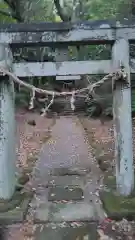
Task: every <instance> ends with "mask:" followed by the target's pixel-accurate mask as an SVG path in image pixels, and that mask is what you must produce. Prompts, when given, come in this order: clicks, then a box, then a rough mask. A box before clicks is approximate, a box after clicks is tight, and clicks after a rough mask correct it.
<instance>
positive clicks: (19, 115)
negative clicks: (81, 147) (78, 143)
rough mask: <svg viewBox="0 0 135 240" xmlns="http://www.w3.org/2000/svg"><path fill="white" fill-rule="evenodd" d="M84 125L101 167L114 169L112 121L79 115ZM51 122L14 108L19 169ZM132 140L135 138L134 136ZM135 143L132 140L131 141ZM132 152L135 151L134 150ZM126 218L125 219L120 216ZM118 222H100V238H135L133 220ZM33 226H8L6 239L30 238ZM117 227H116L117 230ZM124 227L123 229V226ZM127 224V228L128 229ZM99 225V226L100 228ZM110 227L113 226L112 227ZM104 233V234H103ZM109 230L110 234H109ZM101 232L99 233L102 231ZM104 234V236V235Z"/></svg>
mask: <svg viewBox="0 0 135 240" xmlns="http://www.w3.org/2000/svg"><path fill="white" fill-rule="evenodd" d="M31 120H35V122H36V125H34V126H33V125H30V124H28V122H29V121H31ZM80 120H81V122H82V124H83V127H84V128H85V130H86V131H87V134H88V138H89V142H90V144H91V146H92V147H93V150H94V151H93V154H94V155H95V157H96V159H97V161H98V163H99V166H100V168H101V170H102V171H103V172H104V173H105V172H109V171H111V172H112V170H113V169H114V136H113V123H112V121H109V122H105V124H104V125H101V123H100V121H99V120H92V119H88V118H86V117H81V119H80ZM53 124H54V120H53V119H50V118H42V117H41V116H40V115H39V114H38V113H31V112H26V111H23V110H17V111H16V130H17V131H16V140H17V141H16V151H17V155H18V157H17V165H18V167H19V170H22V169H24V168H25V167H27V166H28V165H30V166H31V162H32V166H33V164H34V162H35V160H34V161H33V159H35V158H36V157H37V155H38V153H39V151H40V149H41V145H42V143H43V142H44V141H45V140H46V137H48V131H47V129H48V127H50V126H52V125H53ZM133 136H135V121H134V120H133ZM133 139H134V138H133ZM134 141H135V140H134ZM134 144H135V142H134ZM134 156H135V154H134ZM112 160H113V161H112ZM123 221H125V220H123ZM123 221H121V222H119V223H117V224H116V223H115V222H113V223H110V222H108V221H107V223H103V225H102V226H100V231H102V230H103V238H102V237H101V238H99V239H103V240H104V239H123V240H124V239H125V240H127V239H135V235H134V233H135V231H134V230H133V229H134V227H133V226H134V225H135V224H134V222H132V223H128V222H126V221H125V222H123ZM35 227H36V226H33V225H32V224H30V223H28V224H24V225H18V226H16V227H15V228H11V230H9V236H8V238H7V239H9V240H18V239H20V240H21V239H31V240H32V239H33V236H32V235H33V234H32V232H33V231H34V229H35ZM117 228H118V230H116V229H117ZM123 228H124V229H123ZM127 228H128V229H129V230H127ZM101 229H102V230H101ZM112 229H113V230H112ZM114 229H115V230H114ZM104 232H105V234H107V236H105V235H104ZM112 232H113V233H114V232H115V233H116V232H117V233H116V235H117V236H116V235H115V236H116V237H115V236H114V238H111V237H112V235H113V234H112ZM110 233H111V237H108V236H109V235H110ZM123 234H124V235H123ZM101 235H102V233H101ZM105 237H106V238H105Z"/></svg>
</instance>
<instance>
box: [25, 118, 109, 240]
mask: <svg viewBox="0 0 135 240" xmlns="http://www.w3.org/2000/svg"><path fill="white" fill-rule="evenodd" d="M98 171H99V170H98V168H97V166H96V164H95V161H94V159H93V157H92V154H91V149H90V147H89V144H88V142H87V138H86V136H85V133H84V130H83V128H82V126H81V124H80V122H79V120H78V119H77V118H76V117H74V116H72V117H60V119H57V121H56V124H55V126H54V127H53V129H52V137H51V139H49V141H48V142H47V143H46V144H45V145H44V146H43V148H42V150H41V154H40V157H39V161H38V162H37V164H36V167H35V169H34V173H33V180H32V184H33V187H34V188H35V196H34V198H33V200H32V202H31V204H30V206H31V207H30V209H29V211H30V212H33V216H34V220H35V223H38V224H41V223H42V229H41V228H40V225H39V227H38V228H37V230H36V236H35V237H36V239H37V240H42V239H46V240H50V239H52V240H53V239H55V240H65V239H80V240H82V239H89V240H94V239H97V236H96V225H97V222H98V221H99V220H101V219H103V218H104V212H103V211H102V208H101V206H100V202H99V201H98V200H99V199H98V196H97V194H96V191H97V188H98V182H99V174H98ZM78 237H79V238H78Z"/></svg>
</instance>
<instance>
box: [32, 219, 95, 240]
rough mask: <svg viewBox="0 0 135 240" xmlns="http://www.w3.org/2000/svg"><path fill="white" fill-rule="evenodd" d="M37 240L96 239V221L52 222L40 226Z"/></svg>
mask: <svg viewBox="0 0 135 240" xmlns="http://www.w3.org/2000/svg"><path fill="white" fill-rule="evenodd" d="M35 239H36V240H44V239H45V240H75V239H78V240H96V239H97V224H96V223H83V222H82V223H79V224H77V223H76V224H75V223H71V224H68V223H60V224H58V223H57V224H56V223H50V224H47V225H46V226H42V227H41V226H38V227H37V229H36V232H35Z"/></svg>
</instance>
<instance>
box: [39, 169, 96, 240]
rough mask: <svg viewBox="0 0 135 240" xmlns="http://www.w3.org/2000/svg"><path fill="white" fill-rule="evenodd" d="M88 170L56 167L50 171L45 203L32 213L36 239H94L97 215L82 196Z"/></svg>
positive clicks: (90, 204) (83, 195) (91, 205)
mask: <svg viewBox="0 0 135 240" xmlns="http://www.w3.org/2000/svg"><path fill="white" fill-rule="evenodd" d="M89 171H90V170H89V169H71V168H70V169H68V168H56V169H53V170H51V171H50V173H49V176H48V181H47V184H46V190H47V201H46V204H43V205H42V208H40V209H38V210H37V212H36V222H37V223H40V222H42V223H44V222H46V224H45V225H44V226H43V225H42V230H41V228H40V226H39V227H38V228H37V230H36V239H37V240H42V239H46V240H50V239H51V240H55V239H57V240H65V239H67V240H68V239H78V240H83V239H84V240H87V239H88V240H95V239H97V213H96V210H95V208H94V206H93V204H92V203H91V202H89V200H88V199H87V198H86V197H85V190H84V189H85V185H86V183H87V182H86V175H87V174H89Z"/></svg>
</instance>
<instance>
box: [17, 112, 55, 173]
mask: <svg viewBox="0 0 135 240" xmlns="http://www.w3.org/2000/svg"><path fill="white" fill-rule="evenodd" d="M15 119H16V153H17V166H18V168H19V169H23V168H25V167H27V166H28V164H30V161H34V160H35V159H36V158H37V156H38V154H39V151H40V149H41V145H42V143H43V142H45V140H46V138H48V134H49V132H48V128H50V127H51V126H52V125H53V124H54V120H53V119H51V118H46V117H42V116H40V114H39V113H36V112H30V111H26V110H16V114H15ZM33 121H35V122H34V123H33Z"/></svg>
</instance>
